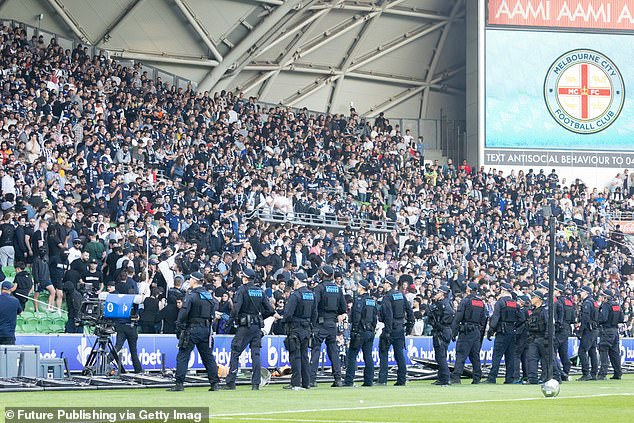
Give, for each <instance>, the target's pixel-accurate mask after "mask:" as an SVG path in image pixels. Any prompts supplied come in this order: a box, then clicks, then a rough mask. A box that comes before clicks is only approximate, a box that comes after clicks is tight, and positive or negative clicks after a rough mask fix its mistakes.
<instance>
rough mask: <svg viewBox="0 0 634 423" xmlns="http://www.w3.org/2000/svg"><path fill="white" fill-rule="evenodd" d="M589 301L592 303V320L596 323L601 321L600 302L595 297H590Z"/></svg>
mask: <svg viewBox="0 0 634 423" xmlns="http://www.w3.org/2000/svg"><path fill="white" fill-rule="evenodd" d="M586 301H588V300H586ZM589 301H590V302H591V304H592V307H591V309H590V321H591V322H592V323H595V324H596V323H597V322H598V321H599V303H598V302H597V301H595V300H593V299H590V300H589Z"/></svg>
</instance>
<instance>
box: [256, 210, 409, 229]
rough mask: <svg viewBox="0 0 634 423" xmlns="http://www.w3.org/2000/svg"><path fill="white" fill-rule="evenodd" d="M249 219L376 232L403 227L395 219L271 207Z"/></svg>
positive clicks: (259, 211) (257, 211)
mask: <svg viewBox="0 0 634 423" xmlns="http://www.w3.org/2000/svg"><path fill="white" fill-rule="evenodd" d="M245 217H246V219H247V220H254V219H259V220H262V221H263V222H268V223H280V224H285V223H290V224H294V225H302V226H314V227H319V228H326V229H332V230H344V229H351V230H352V231H354V232H358V231H360V230H361V229H365V230H366V231H368V232H371V233H375V234H389V233H390V232H392V231H393V230H396V231H397V233H399V234H400V233H401V232H402V228H401V227H400V226H399V225H398V224H397V223H396V222H395V221H393V220H388V219H386V220H375V219H362V218H359V217H354V216H350V217H345V218H341V217H338V216H337V215H335V214H327V215H317V214H311V213H298V212H294V211H293V212H289V213H284V212H281V211H279V210H272V209H271V208H269V207H263V208H259V209H255V210H254V211H253V212H251V213H250V214H248V215H246V216H245Z"/></svg>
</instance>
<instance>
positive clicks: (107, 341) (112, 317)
mask: <svg viewBox="0 0 634 423" xmlns="http://www.w3.org/2000/svg"><path fill="white" fill-rule="evenodd" d="M142 302H143V297H142V296H141V295H124V294H108V293H107V292H102V293H101V294H99V297H97V299H94V300H87V301H84V302H83V303H82V305H81V311H80V313H79V318H78V320H77V322H76V324H77V325H78V326H91V327H94V328H95V331H94V333H95V336H96V337H97V339H96V340H95V343H94V344H93V346H92V349H91V351H90V354H89V355H88V359H87V360H86V364H85V365H84V369H83V371H82V374H83V375H92V376H104V375H110V374H112V370H113V367H114V368H116V369H118V370H120V369H121V360H120V359H119V355H118V354H117V351H116V350H115V348H114V345H113V344H112V339H111V338H110V336H111V335H113V334H114V333H115V332H116V328H115V323H130V322H131V321H132V320H134V319H136V317H137V316H138V314H137V309H138V304H141V303H142ZM111 364H112V366H111Z"/></svg>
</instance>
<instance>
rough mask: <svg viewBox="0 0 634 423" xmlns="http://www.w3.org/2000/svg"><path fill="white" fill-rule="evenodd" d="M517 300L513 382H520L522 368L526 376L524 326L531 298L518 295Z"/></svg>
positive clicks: (526, 346)
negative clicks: (518, 315)
mask: <svg viewBox="0 0 634 423" xmlns="http://www.w3.org/2000/svg"><path fill="white" fill-rule="evenodd" d="M517 302H518V305H519V306H520V319H519V321H518V323H517V324H516V325H515V360H514V362H513V363H514V364H513V383H515V384H521V383H522V377H521V371H522V370H523V371H524V377H525V378H528V362H527V351H528V329H527V327H526V322H527V321H528V318H529V317H530V315H531V313H532V310H531V298H530V297H529V296H528V295H520V296H518V297H517Z"/></svg>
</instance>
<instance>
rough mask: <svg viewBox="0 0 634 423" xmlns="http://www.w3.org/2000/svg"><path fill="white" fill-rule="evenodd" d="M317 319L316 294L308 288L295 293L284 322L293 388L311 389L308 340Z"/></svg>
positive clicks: (290, 300)
mask: <svg viewBox="0 0 634 423" xmlns="http://www.w3.org/2000/svg"><path fill="white" fill-rule="evenodd" d="M316 318H317V307H315V294H313V292H312V291H311V290H309V289H308V288H307V287H306V286H302V287H301V288H299V289H296V290H295V291H293V293H292V294H291V295H290V297H289V298H288V302H287V303H286V307H285V309H284V320H283V322H284V323H285V324H286V330H287V334H286V341H285V346H286V349H287V350H288V352H289V361H290V364H291V369H292V373H291V386H293V387H301V388H309V387H310V367H309V361H308V340H309V339H310V334H311V327H312V324H313V322H314V321H315V319H316Z"/></svg>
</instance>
